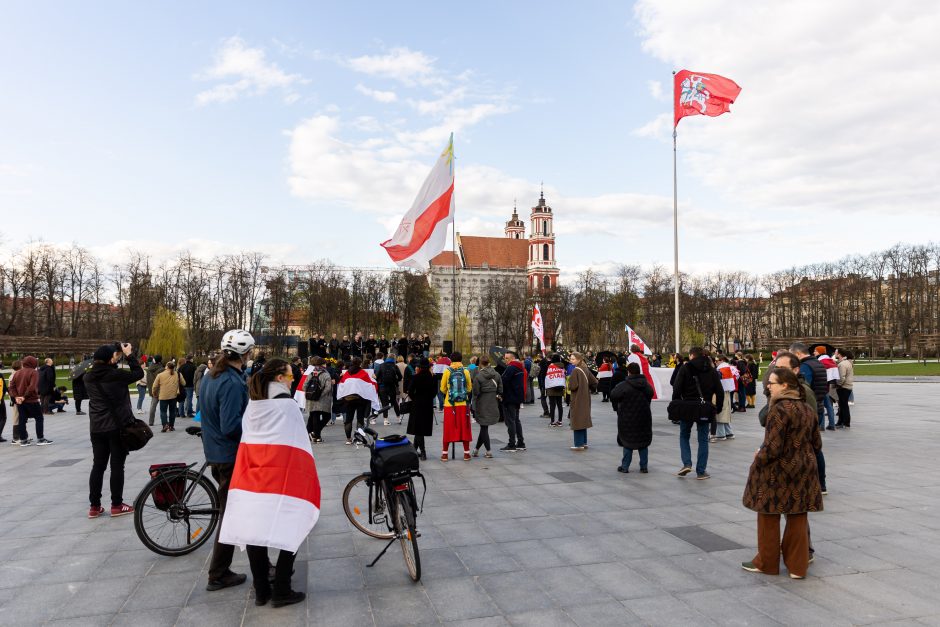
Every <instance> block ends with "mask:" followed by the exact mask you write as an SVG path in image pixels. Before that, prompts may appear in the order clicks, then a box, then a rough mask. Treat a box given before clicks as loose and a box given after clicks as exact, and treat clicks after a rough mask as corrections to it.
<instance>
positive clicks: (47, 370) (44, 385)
mask: <svg viewBox="0 0 940 627" xmlns="http://www.w3.org/2000/svg"><path fill="white" fill-rule="evenodd" d="M54 388H55V366H47V365H46V364H43V365H41V366H39V394H40V395H41V396H45V395H46V394H52V390H53V389H54Z"/></svg>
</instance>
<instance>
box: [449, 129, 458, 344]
mask: <svg viewBox="0 0 940 627" xmlns="http://www.w3.org/2000/svg"><path fill="white" fill-rule="evenodd" d="M450 146H451V152H453V147H454V134H453V133H451V134H450ZM453 159H454V161H456V160H457V157H456V155H454V156H453ZM456 168H457V164H456V163H454V169H455V171H454V174H455V176H456ZM451 203H453V205H454V219H453V221H452V222H451V223H450V248H451V250H452V251H453V263H452V264H451V269H452V272H451V299H450V301H451V302H450V304H451V317H452V318H453V335H452V336H451V337H453V338H454V341H453V347H452V350H453V351H455V350H457V201H456V199H455V198H454V196H453V195H452V196H451Z"/></svg>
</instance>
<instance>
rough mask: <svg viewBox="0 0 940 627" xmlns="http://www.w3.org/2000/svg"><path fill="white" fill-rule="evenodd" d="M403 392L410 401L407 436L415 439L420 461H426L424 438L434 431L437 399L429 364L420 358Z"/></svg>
mask: <svg viewBox="0 0 940 627" xmlns="http://www.w3.org/2000/svg"><path fill="white" fill-rule="evenodd" d="M405 392H406V393H407V394H408V397H409V398H410V399H411V412H410V413H409V414H408V428H407V432H408V434H409V435H413V436H414V437H415V442H414V444H415V450H416V451H418V454H419V455H420V457H421V459H422V460H427V458H428V450H427V447H426V445H425V443H424V438H426V437H430V436H431V434H432V433H433V431H434V401H435V399H436V398H437V385H436V384H435V382H434V376H433V374H432V373H431V362H430V361H429V360H428V359H427V357H422V358H421V359H420V360H419V362H418V368H417V370H416V371H415V374H414V376H413V377H411V378H410V379H409V381H408V387H406V388H405Z"/></svg>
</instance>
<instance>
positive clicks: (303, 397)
mask: <svg viewBox="0 0 940 627" xmlns="http://www.w3.org/2000/svg"><path fill="white" fill-rule="evenodd" d="M311 372H313V366H307V369H306V370H305V371H304V373H303V374H302V375H300V381H299V382H298V383H297V391H296V392H294V400H295V401H297V404H298V405H300V411H305V410H306V409H307V393H306V391H305V390H306V387H307V380H308V379H309V378H310V373H311Z"/></svg>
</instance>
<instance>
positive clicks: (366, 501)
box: [343, 410, 427, 581]
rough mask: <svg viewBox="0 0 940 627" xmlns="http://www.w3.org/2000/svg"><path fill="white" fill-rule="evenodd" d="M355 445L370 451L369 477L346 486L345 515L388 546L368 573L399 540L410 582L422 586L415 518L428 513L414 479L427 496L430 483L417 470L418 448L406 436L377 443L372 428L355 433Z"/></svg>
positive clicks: (362, 529) (376, 434)
mask: <svg viewBox="0 0 940 627" xmlns="http://www.w3.org/2000/svg"><path fill="white" fill-rule="evenodd" d="M379 411H381V410H379ZM378 413H379V412H376V414H378ZM355 442H356V446H357V447H359V446H365V447H368V449H369V450H370V451H371V453H372V458H371V460H370V467H371V471H370V472H364V473H362V474H361V475H359V476H358V477H356V478H354V479H353V480H352V481H350V482H349V483H348V484H347V485H346V489H345V490H343V511H345V512H346V517H347V518H349V522H351V523H352V524H353V526H354V527H356V529H358V530H359V531H361V532H362V533H364V534H366V535H367V536H371V537H373V538H378V539H380V540H388V544H386V545H385V548H384V549H382V552H381V553H379V554H378V556H376V558H375V559H374V560H372V563H371V564H369V567H370V568H371V567H372V566H375V564H376V562H378V561H379V559H380V558H381V557H382V556H383V555H385V552H386V551H388V549H389V547H391V546H392V544H394V543H395V541H396V540H398V541H399V543H400V544H401V550H402V554H403V555H404V558H405V566H407V568H408V574H409V575H410V576H411V579H412V581H418V580H420V579H421V556H420V554H419V553H418V538H419V537H421V534H420V532H418V528H417V518H418V512H420V511H421V510H422V509H423V507H424V495H422V497H421V503H420V504H419V503H418V499H417V495H416V493H415V486H414V479H415V478H416V477H420V478H421V481H422V484H423V485H424V494H427V483H426V482H425V481H424V476H423V475H422V474H421V472H420V471H419V469H418V463H419V462H418V455H417V453H416V452H415V449H414V446H412V444H411V443H410V442H408V439H407V438H406V437H405V436H402V435H389V436H385V437H384V438H379V434H378V433H376V432H375V431H373V430H372V429H370V428H368V427H365V428H360V429H358V430H357V431H356V434H355Z"/></svg>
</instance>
